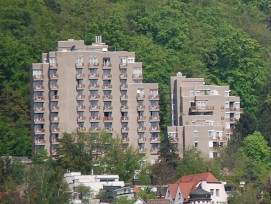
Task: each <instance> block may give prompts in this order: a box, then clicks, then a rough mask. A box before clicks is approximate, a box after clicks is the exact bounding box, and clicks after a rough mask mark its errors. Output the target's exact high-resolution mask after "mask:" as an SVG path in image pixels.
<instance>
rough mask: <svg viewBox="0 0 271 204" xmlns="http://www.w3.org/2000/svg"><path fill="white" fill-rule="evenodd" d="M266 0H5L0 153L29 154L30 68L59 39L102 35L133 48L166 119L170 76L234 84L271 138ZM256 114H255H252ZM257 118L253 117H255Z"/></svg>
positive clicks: (114, 45)
mask: <svg viewBox="0 0 271 204" xmlns="http://www.w3.org/2000/svg"><path fill="white" fill-rule="evenodd" d="M268 2H269V1H268V0H262V1H258V0H69V1H66V0H1V1H0V155H7V154H8V155H29V154H30V150H31V139H30V131H29V128H30V127H29V126H30V111H29V96H30V94H29V82H30V79H29V77H30V75H29V68H30V66H31V63H33V62H39V61H40V57H41V53H42V52H48V51H51V50H55V45H56V42H57V41H58V40H66V39H68V38H74V39H83V40H85V41H86V43H91V42H93V41H94V40H95V36H96V35H102V37H103V42H105V43H107V44H108V45H110V49H111V50H115V49H116V50H128V51H134V52H136V56H137V60H138V61H141V62H143V69H144V78H145V79H144V80H145V82H158V83H159V87H160V90H159V91H160V94H161V97H162V98H161V107H162V108H161V115H162V120H161V123H162V124H161V125H162V127H163V128H165V127H166V126H167V125H168V124H169V119H170V117H169V112H170V111H169V97H170V95H169V89H168V80H169V77H170V76H172V75H175V74H176V72H179V71H180V72H182V73H183V74H184V75H186V76H188V77H204V78H206V81H207V82H208V83H210V84H211V83H212V84H218V85H220V84H229V85H230V88H231V90H232V94H236V95H239V96H240V97H241V101H242V103H241V105H242V107H244V109H245V111H246V113H247V114H246V117H248V118H250V119H251V118H252V119H251V120H250V121H255V123H256V124H249V123H247V124H249V125H257V127H258V129H259V131H260V132H262V134H263V135H264V136H265V138H266V139H267V141H268V142H269V145H270V144H271V136H270V133H271V128H270V127H271V114H270V113H271V84H270V65H271V60H270V59H271V35H270V31H271V30H270V26H271V20H270V19H271V12H270V11H271V10H270V9H271V8H270V5H268ZM253 119H254V120H253ZM253 123H254V122H253Z"/></svg>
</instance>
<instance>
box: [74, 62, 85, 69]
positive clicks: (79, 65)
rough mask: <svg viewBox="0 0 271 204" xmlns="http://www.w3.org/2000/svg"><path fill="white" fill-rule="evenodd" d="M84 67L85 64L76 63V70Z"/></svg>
mask: <svg viewBox="0 0 271 204" xmlns="http://www.w3.org/2000/svg"><path fill="white" fill-rule="evenodd" d="M83 66H84V62H76V63H75V67H76V68H82V67H83Z"/></svg>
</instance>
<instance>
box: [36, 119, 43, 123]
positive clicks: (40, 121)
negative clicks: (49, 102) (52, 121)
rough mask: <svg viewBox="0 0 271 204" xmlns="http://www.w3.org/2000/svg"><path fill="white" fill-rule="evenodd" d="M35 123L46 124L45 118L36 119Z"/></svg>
mask: <svg viewBox="0 0 271 204" xmlns="http://www.w3.org/2000/svg"><path fill="white" fill-rule="evenodd" d="M34 121H35V122H36V123H44V122H45V118H35V119H34Z"/></svg>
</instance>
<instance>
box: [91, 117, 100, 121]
mask: <svg viewBox="0 0 271 204" xmlns="http://www.w3.org/2000/svg"><path fill="white" fill-rule="evenodd" d="M98 120H100V117H99V116H90V118H89V121H98Z"/></svg>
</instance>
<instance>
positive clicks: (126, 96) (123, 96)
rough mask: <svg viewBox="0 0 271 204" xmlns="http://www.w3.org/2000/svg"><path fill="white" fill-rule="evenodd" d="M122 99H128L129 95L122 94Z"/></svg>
mask: <svg viewBox="0 0 271 204" xmlns="http://www.w3.org/2000/svg"><path fill="white" fill-rule="evenodd" d="M120 99H121V100H127V99H128V95H121V96H120Z"/></svg>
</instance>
